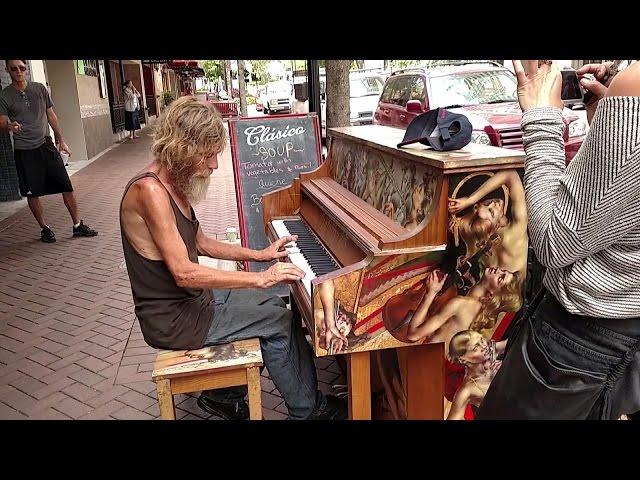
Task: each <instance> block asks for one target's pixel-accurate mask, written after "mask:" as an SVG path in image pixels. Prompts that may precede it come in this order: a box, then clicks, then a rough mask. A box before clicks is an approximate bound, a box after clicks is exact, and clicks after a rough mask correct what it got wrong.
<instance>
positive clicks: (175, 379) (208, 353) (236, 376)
mask: <svg viewBox="0 0 640 480" xmlns="http://www.w3.org/2000/svg"><path fill="white" fill-rule="evenodd" d="M261 366H262V351H261V350H260V341H259V340H258V339H257V338H252V339H249V340H240V341H237V342H233V343H227V344H224V345H215V346H210V347H204V348H200V349H198V350H175V351H174V350H167V351H161V352H160V353H159V354H158V357H157V358H156V362H155V365H154V367H153V373H152V375H151V378H152V380H153V381H154V382H155V383H156V388H157V390H158V405H159V407H160V416H161V417H162V419H164V420H175V418H176V414H175V408H174V405H173V396H174V395H177V394H180V393H191V392H198V391H202V390H209V389H216V388H225V387H235V386H237V385H247V388H248V390H249V418H251V420H260V419H262V405H261V402H260V367H261Z"/></svg>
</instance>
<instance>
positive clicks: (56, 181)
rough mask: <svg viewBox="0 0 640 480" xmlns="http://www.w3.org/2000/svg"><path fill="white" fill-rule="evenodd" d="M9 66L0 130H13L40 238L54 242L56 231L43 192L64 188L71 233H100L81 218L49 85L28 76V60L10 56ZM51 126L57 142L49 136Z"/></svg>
mask: <svg viewBox="0 0 640 480" xmlns="http://www.w3.org/2000/svg"><path fill="white" fill-rule="evenodd" d="M6 65H7V66H6V68H7V71H8V72H9V75H10V76H11V85H9V86H7V87H6V88H5V89H4V90H2V92H0V130H8V131H10V132H12V133H13V140H14V146H15V150H14V157H15V162H16V169H17V171H18V179H19V183H20V194H21V195H22V196H23V197H27V202H28V203H29V208H30V209H31V212H32V213H33V216H34V217H35V218H36V220H37V221H38V223H39V224H40V228H41V229H42V232H41V234H40V239H41V240H42V241H43V242H46V243H53V242H55V241H56V236H55V234H54V233H53V230H51V228H50V227H49V226H48V225H47V223H46V222H45V220H44V213H43V210H42V204H41V203H40V197H41V196H43V195H52V194H55V193H62V198H63V199H64V204H65V206H66V207H67V210H69V214H70V215H71V218H72V220H73V236H74V237H94V236H96V235H97V234H98V232H96V231H95V230H92V229H91V228H89V227H88V226H87V225H85V224H84V223H83V222H82V220H80V217H79V213H78V205H77V203H76V198H75V195H74V194H73V186H72V185H71V180H70V179H69V175H68V174H67V170H66V169H65V167H64V163H63V161H62V157H61V155H60V151H62V152H66V153H67V154H68V155H71V150H70V149H69V146H68V145H67V144H66V143H65V141H64V139H63V138H62V132H61V131H60V126H59V125H58V117H57V116H56V114H55V112H54V111H53V102H52V101H51V96H50V95H49V92H48V90H47V88H46V87H45V86H44V85H42V84H41V83H37V82H28V81H27V76H26V72H27V63H26V60H6ZM49 125H51V128H52V129H53V132H54V135H55V141H56V145H54V144H53V142H52V141H51V137H50V136H49ZM56 146H57V147H58V148H57V149H56Z"/></svg>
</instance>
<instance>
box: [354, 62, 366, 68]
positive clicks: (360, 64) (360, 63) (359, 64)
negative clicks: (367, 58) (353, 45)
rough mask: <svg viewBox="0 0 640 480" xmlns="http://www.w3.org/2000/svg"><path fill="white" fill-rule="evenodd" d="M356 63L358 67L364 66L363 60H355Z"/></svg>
mask: <svg viewBox="0 0 640 480" xmlns="http://www.w3.org/2000/svg"><path fill="white" fill-rule="evenodd" d="M356 65H357V66H358V68H359V69H363V68H364V60H356Z"/></svg>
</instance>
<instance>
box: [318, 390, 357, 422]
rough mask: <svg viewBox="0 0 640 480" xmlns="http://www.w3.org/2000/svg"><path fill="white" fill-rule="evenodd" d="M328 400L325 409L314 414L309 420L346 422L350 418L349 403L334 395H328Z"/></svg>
mask: <svg viewBox="0 0 640 480" xmlns="http://www.w3.org/2000/svg"><path fill="white" fill-rule="evenodd" d="M326 399H327V403H326V404H325V405H324V408H322V409H320V410H318V411H317V412H314V413H313V415H311V418H309V420H346V419H347V417H348V416H349V407H348V406H347V402H346V401H344V400H342V399H340V398H338V397H334V396H333V395H327V396H326Z"/></svg>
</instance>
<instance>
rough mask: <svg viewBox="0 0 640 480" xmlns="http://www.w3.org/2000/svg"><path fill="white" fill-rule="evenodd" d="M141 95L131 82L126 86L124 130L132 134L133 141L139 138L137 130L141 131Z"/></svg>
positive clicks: (126, 83)
mask: <svg viewBox="0 0 640 480" xmlns="http://www.w3.org/2000/svg"><path fill="white" fill-rule="evenodd" d="M139 97H140V93H139V92H138V90H136V87H134V86H133V82H132V81H131V80H127V81H126V82H125V84H124V110H125V114H124V128H125V129H126V130H127V131H128V132H130V134H131V135H130V137H129V138H131V140H133V139H134V138H139V136H138V135H136V130H140V100H139Z"/></svg>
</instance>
